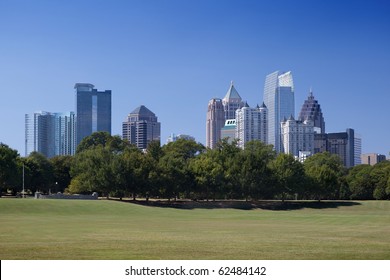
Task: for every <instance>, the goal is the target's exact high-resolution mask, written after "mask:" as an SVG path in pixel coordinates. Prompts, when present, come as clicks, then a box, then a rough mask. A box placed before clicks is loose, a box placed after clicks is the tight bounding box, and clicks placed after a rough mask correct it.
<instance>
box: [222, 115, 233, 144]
mask: <svg viewBox="0 0 390 280" xmlns="http://www.w3.org/2000/svg"><path fill="white" fill-rule="evenodd" d="M236 128H237V121H236V119H230V120H226V121H225V125H224V127H222V129H221V139H225V138H226V139H227V141H228V143H229V144H231V143H233V141H234V140H235V139H236Z"/></svg>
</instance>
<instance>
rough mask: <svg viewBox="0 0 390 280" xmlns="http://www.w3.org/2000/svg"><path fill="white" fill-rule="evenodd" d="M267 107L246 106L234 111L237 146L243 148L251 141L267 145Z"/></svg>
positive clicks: (263, 105)
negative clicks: (258, 141)
mask: <svg viewBox="0 0 390 280" xmlns="http://www.w3.org/2000/svg"><path fill="white" fill-rule="evenodd" d="M267 113H268V110H267V107H266V106H265V104H264V103H263V104H262V106H261V107H260V106H257V107H256V108H250V107H249V105H248V104H245V106H244V107H242V108H241V109H238V110H237V111H236V137H235V138H237V139H238V146H239V147H240V148H245V144H246V143H247V142H249V141H251V140H260V141H262V142H264V143H267V136H268V124H267Z"/></svg>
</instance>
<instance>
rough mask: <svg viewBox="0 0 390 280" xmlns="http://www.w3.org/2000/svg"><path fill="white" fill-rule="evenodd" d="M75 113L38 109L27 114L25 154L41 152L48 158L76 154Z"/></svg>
mask: <svg viewBox="0 0 390 280" xmlns="http://www.w3.org/2000/svg"><path fill="white" fill-rule="evenodd" d="M75 119H76V118H75V114H74V112H67V113H50V112H45V111H38V112H35V113H32V114H26V115H25V156H28V155H29V154H30V153H32V152H39V153H41V154H43V155H45V156H46V157H48V158H51V157H53V156H58V155H74V153H75V149H76V145H75V140H76V138H75V132H76V129H75Z"/></svg>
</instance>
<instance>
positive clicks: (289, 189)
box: [271, 153, 305, 201]
mask: <svg viewBox="0 0 390 280" xmlns="http://www.w3.org/2000/svg"><path fill="white" fill-rule="evenodd" d="M271 170H272V172H273V175H274V177H275V184H276V193H277V194H279V195H280V197H281V199H282V201H284V200H285V199H286V198H287V197H288V196H290V197H291V196H292V195H295V194H298V193H302V187H303V186H304V182H305V172H304V169H303V165H302V163H301V162H299V161H298V160H295V158H294V157H293V156H292V155H290V154H283V153H281V154H279V155H278V156H277V157H276V159H275V160H273V161H272V162H271Z"/></svg>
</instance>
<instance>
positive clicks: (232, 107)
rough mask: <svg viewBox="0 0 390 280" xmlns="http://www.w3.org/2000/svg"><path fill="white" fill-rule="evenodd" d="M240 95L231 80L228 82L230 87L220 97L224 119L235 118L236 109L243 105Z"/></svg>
mask: <svg viewBox="0 0 390 280" xmlns="http://www.w3.org/2000/svg"><path fill="white" fill-rule="evenodd" d="M244 104H245V103H244V102H243V101H242V98H241V96H240V95H239V94H238V92H237V90H236V88H235V87H234V85H233V81H231V83H230V87H229V89H228V91H227V93H226V95H225V97H224V98H223V99H222V105H223V110H224V111H225V120H229V119H235V118H236V110H237V109H240V108H242V107H243V106H244Z"/></svg>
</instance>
